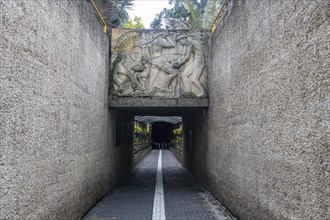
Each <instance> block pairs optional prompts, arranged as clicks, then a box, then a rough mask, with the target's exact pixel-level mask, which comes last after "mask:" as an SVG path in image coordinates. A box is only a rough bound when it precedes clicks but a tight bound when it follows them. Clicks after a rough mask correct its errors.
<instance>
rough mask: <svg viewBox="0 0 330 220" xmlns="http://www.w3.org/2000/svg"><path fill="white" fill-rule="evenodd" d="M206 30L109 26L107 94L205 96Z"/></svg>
mask: <svg viewBox="0 0 330 220" xmlns="http://www.w3.org/2000/svg"><path fill="white" fill-rule="evenodd" d="M209 36H210V33H209V32H206V31H200V32H193V33H191V32H189V31H172V30H171V31H169V30H128V29H113V30H112V37H111V38H112V39H111V54H112V55H111V62H112V64H111V95H116V96H128V97H132V96H139V97H152V96H156V97H165V98H179V97H207V50H208V46H207V45H208V41H209Z"/></svg>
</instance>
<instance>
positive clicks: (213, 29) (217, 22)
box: [212, 0, 228, 33]
mask: <svg viewBox="0 0 330 220" xmlns="http://www.w3.org/2000/svg"><path fill="white" fill-rule="evenodd" d="M227 1H228V0H225V1H224V2H223V4H222V6H221V9H220V11H219V12H218V14H217V17H216V18H215V19H214V21H213V23H212V33H213V32H214V31H215V29H216V28H217V25H218V24H219V23H220V21H221V19H222V18H223V17H221V18H220V14H221V12H222V11H223V9H224V8H225V5H226V3H227ZM219 18H220V19H219Z"/></svg>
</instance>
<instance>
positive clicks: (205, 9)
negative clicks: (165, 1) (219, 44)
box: [150, 0, 223, 29]
mask: <svg viewBox="0 0 330 220" xmlns="http://www.w3.org/2000/svg"><path fill="white" fill-rule="evenodd" d="M169 3H170V4H173V7H172V8H171V9H166V8H164V9H163V10H162V11H161V12H160V13H158V14H157V15H156V16H155V19H154V20H153V22H152V23H151V25H150V27H151V28H154V29H160V28H167V29H169V28H171V29H176V28H180V29H188V28H189V29H198V28H211V25H212V22H213V20H214V19H215V17H216V15H217V13H218V11H219V10H220V8H221V6H222V3H223V0H169Z"/></svg>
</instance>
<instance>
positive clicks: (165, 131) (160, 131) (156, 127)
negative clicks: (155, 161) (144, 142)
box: [151, 122, 175, 149]
mask: <svg viewBox="0 0 330 220" xmlns="http://www.w3.org/2000/svg"><path fill="white" fill-rule="evenodd" d="M174 128H175V127H174V124H170V123H167V122H155V123H153V125H152V132H151V143H152V148H153V149H159V148H161V149H168V148H169V145H170V143H171V140H172V139H173V132H172V131H173V130H174Z"/></svg>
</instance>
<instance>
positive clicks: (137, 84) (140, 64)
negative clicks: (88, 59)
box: [112, 54, 147, 96]
mask: <svg viewBox="0 0 330 220" xmlns="http://www.w3.org/2000/svg"><path fill="white" fill-rule="evenodd" d="M146 69H147V59H146V58H145V57H141V58H140V60H138V61H134V60H133V59H132V58H130V57H129V56H128V55H126V54H118V57H117V59H116V60H115V62H114V68H113V72H112V77H113V82H114V83H113V87H114V89H115V90H116V91H117V93H118V95H120V96H130V95H133V94H134V93H135V92H136V90H140V91H143V90H145V87H144V81H145V78H146V77H147V76H146V73H145V72H147V71H145V70H146Z"/></svg>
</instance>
